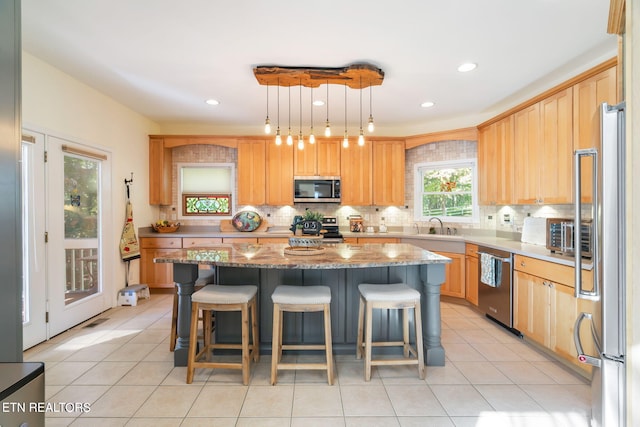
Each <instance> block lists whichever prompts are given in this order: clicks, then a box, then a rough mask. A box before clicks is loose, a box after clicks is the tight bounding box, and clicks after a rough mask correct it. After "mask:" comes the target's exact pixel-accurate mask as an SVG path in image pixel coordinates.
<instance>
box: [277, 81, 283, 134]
mask: <svg viewBox="0 0 640 427" xmlns="http://www.w3.org/2000/svg"><path fill="white" fill-rule="evenodd" d="M276 145H282V137H281V136H280V79H278V129H276Z"/></svg>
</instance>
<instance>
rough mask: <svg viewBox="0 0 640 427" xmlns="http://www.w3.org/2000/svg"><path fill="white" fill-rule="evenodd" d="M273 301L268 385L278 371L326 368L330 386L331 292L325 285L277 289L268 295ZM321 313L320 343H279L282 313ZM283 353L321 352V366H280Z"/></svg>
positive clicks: (274, 378)
mask: <svg viewBox="0 0 640 427" xmlns="http://www.w3.org/2000/svg"><path fill="white" fill-rule="evenodd" d="M271 300H272V301H273V340H272V344H271V345H272V356H271V384H272V385H275V384H276V382H277V381H278V370H279V369H285V370H286V369H293V370H298V369H322V370H324V369H326V370H327V381H328V382H329V385H332V384H333V350H332V345H331V313H330V310H329V308H330V305H331V289H329V287H328V286H278V287H277V288H276V290H275V291H274V292H273V295H271ZM285 311H289V312H298V313H304V312H314V311H322V312H323V313H324V344H283V343H282V327H283V324H282V319H283V313H284V312H285ZM283 350H325V354H326V359H327V360H326V362H325V363H282V362H281V359H282V351H283Z"/></svg>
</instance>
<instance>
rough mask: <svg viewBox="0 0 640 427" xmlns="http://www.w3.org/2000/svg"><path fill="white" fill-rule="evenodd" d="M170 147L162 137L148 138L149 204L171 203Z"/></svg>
mask: <svg viewBox="0 0 640 427" xmlns="http://www.w3.org/2000/svg"><path fill="white" fill-rule="evenodd" d="M171 162H172V152H171V148H167V147H165V144H164V138H153V137H152V138H149V204H150V205H170V204H171V168H172V164H171Z"/></svg>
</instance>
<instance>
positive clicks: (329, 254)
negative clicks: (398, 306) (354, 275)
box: [154, 243, 451, 269]
mask: <svg viewBox="0 0 640 427" xmlns="http://www.w3.org/2000/svg"><path fill="white" fill-rule="evenodd" d="M287 247H288V245H287V244H249V243H241V244H238V243H235V244H229V243H227V244H220V245H216V246H214V247H211V248H206V249H182V250H179V251H175V252H170V253H168V254H165V255H162V256H160V257H157V258H154V262H156V263H172V264H173V263H177V264H212V265H217V266H220V267H247V268H277V269H289V268H290V269H336V268H367V267H389V266H403V265H422V264H445V263H449V262H451V259H450V258H447V257H444V256H442V255H438V254H434V253H433V252H430V251H428V250H426V249H421V248H418V247H416V246H413V245H409V244H406V243H390V244H389V243H388V244H378V243H371V244H349V243H339V244H329V245H323V246H322V247H321V249H320V251H319V252H320V253H319V254H317V255H289V254H286V253H285V248H287Z"/></svg>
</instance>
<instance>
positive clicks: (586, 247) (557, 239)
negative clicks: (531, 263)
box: [547, 218, 593, 258]
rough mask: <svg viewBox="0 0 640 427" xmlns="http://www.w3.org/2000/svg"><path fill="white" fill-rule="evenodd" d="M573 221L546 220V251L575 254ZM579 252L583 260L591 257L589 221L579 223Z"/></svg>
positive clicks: (591, 230)
mask: <svg viewBox="0 0 640 427" xmlns="http://www.w3.org/2000/svg"><path fill="white" fill-rule="evenodd" d="M574 228H575V225H574V220H573V219H569V218H547V249H549V250H550V251H551V253H561V254H564V255H574V254H575V233H574ZM580 228H581V233H580V235H581V241H580V251H581V253H582V257H583V258H591V257H592V255H593V249H592V248H593V246H592V242H593V227H592V224H591V220H583V221H581V222H580Z"/></svg>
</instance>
